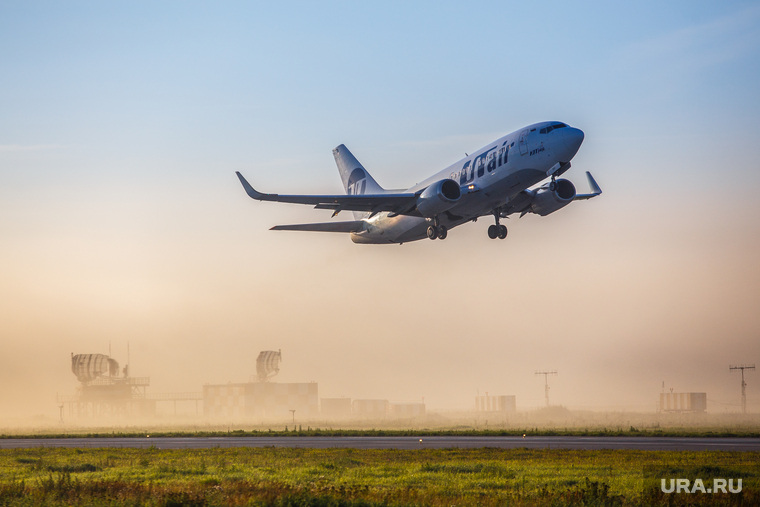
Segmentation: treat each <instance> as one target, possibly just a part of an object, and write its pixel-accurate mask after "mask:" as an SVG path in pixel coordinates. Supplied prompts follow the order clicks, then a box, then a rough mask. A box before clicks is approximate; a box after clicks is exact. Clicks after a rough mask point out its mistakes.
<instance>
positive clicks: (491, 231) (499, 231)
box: [488, 211, 507, 239]
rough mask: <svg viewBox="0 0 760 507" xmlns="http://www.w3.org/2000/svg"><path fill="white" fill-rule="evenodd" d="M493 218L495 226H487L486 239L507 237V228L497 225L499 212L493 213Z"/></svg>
mask: <svg viewBox="0 0 760 507" xmlns="http://www.w3.org/2000/svg"><path fill="white" fill-rule="evenodd" d="M493 217H494V219H495V220H496V224H495V225H490V226H488V237H489V238H491V239H496V238H499V239H504V238H506V237H507V226H506V225H501V224H500V223H499V212H498V211H494V212H493Z"/></svg>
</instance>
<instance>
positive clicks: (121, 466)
mask: <svg viewBox="0 0 760 507" xmlns="http://www.w3.org/2000/svg"><path fill="white" fill-rule="evenodd" d="M759 463H760V453H756V452H669V451H668V452H666V451H633V450H631V451H577V450H527V449H514V450H503V449H446V450H433V449H419V450H413V451H400V450H354V449H291V448H264V449H251V448H245V449H242V448H232V449H230V448H218V449H202V450H158V449H142V450H140V449H54V448H37V449H19V450H0V505H24V506H26V505H161V506H163V505H658V504H660V505H673V503H672V502H673V500H674V497H673V496H672V495H670V496H669V497H668V496H665V495H662V494H661V493H660V494H659V495H644V484H645V483H644V479H643V470H644V469H645V467H660V468H664V469H666V470H668V473H670V474H675V476H680V475H679V474H683V473H687V472H686V471H687V470H690V471H691V472H695V471H696V473H697V474H698V475H699V476H701V477H707V476H710V477H722V476H726V477H730V476H732V475H731V474H734V475H733V476H736V475H735V474H737V473H741V474H742V475H741V476H742V477H744V482H743V488H742V493H740V494H735V495H733V494H725V495H724V494H719V495H713V494H696V495H688V498H687V500H688V501H689V502H690V503H689V504H690V505H716V504H729V505H734V504H735V505H760V468H758V467H759V466H760V465H759ZM681 497H683V495H680V496H679V498H681ZM677 504H678V503H676V505H677Z"/></svg>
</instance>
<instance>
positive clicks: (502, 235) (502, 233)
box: [499, 225, 507, 239]
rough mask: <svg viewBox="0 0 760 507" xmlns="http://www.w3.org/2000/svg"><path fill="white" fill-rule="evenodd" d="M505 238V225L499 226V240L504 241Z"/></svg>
mask: <svg viewBox="0 0 760 507" xmlns="http://www.w3.org/2000/svg"><path fill="white" fill-rule="evenodd" d="M506 237H507V226H506V225H500V226H499V239H504V238H506Z"/></svg>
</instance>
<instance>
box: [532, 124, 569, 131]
mask: <svg viewBox="0 0 760 507" xmlns="http://www.w3.org/2000/svg"><path fill="white" fill-rule="evenodd" d="M565 127H567V125H565V124H564V123H552V124H551V125H549V126H548V127H545V128H542V129H541V130H539V134H548V133H549V132H551V131H552V130H555V129H562V128H565Z"/></svg>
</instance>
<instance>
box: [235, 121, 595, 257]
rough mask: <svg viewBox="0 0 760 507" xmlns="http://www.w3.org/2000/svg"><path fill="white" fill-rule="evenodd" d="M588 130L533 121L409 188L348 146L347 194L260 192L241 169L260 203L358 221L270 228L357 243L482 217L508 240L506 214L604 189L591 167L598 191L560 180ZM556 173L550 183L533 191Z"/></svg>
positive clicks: (432, 232)
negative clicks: (398, 186)
mask: <svg viewBox="0 0 760 507" xmlns="http://www.w3.org/2000/svg"><path fill="white" fill-rule="evenodd" d="M583 138H584V134H583V131H582V130H580V129H577V128H573V127H570V126H569V125H567V124H566V123H562V122H558V121H547V122H541V123H536V124H533V125H529V126H527V127H525V128H522V129H520V130H516V131H515V132H512V133H511V134H507V135H506V136H504V137H501V138H499V139H497V140H496V141H494V142H492V143H489V144H487V145H486V146H484V147H483V148H481V149H479V150H478V151H476V152H474V153H472V154H471V155H467V156H466V157H465V158H463V159H462V160H460V161H458V162H455V163H454V164H452V165H450V166H448V167H447V168H445V169H443V170H442V171H439V172H437V173H436V174H434V175H433V176H431V177H429V178H427V179H426V180H424V181H423V182H421V183H418V184H416V185H414V186H413V187H411V188H409V189H407V190H385V189H383V187H381V186H380V185H379V184H378V183H377V181H375V179H374V178H373V177H372V176H371V175H370V173H369V172H368V171H367V170H366V169H365V168H364V166H362V164H361V163H360V162H359V161H358V160H356V158H355V157H354V156H353V155H352V154H351V152H350V151H349V150H348V148H346V147H345V146H344V145H342V144H341V145H340V146H338V147H337V148H335V149H334V150H333V156H334V157H335V162H336V164H337V166H338V171H339V172H340V176H341V179H342V180H343V186H344V187H345V191H346V193H345V194H343V195H280V194H264V193H261V192H258V191H257V190H255V189H254V188H253V187H252V186H251V185H250V183H248V181H247V180H246V179H245V178H244V177H243V175H242V174H240V172H236V174H237V176H238V178H239V179H240V183H242V185H243V188H244V189H245V191H246V193H247V194H248V195H249V196H250V197H251V198H253V199H257V200H259V201H276V202H287V203H296V204H310V205H313V206H314V207H315V208H317V209H328V210H332V211H333V215H332V216H333V217H335V216H336V215H337V214H338V213H340V212H341V211H352V212H353V215H354V220H351V221H344V222H340V221H335V222H324V223H309V224H293V225H277V226H274V227H272V228H271V229H270V230H277V231H316V232H340V233H348V234H350V235H351V240H352V241H353V242H354V243H370V244H389V243H399V244H403V243H406V242H409V241H416V240H419V239H424V238H429V239H432V240H434V239H446V237H447V236H448V231H449V230H451V229H453V228H454V227H457V226H459V225H462V224H465V223H467V222H475V221H477V219H478V218H480V217H483V216H489V215H491V216H493V217H494V222H495V223H494V224H493V225H491V226H489V227H488V237H489V238H491V239H496V238H499V239H504V238H506V237H507V227H506V226H505V225H503V224H501V223H500V219H502V218H507V217H509V216H510V215H513V214H516V213H519V214H520V217H523V216H524V215H526V214H527V213H535V214H537V215H540V216H546V215H549V214H551V213H554V212H555V211H557V210H559V209H561V208H563V207H565V206H567V205H568V204H570V203H571V202H573V201H577V200H584V199H590V198H592V197H596V196H598V195H600V194H601V193H602V189H601V188H600V187H599V185H598V184H597V183H596V181H595V180H594V177H593V176H591V173H590V172H586V177H587V179H588V183H589V186H590V187H591V193H589V194H578V193H576V191H575V186H574V185H573V183H572V182H570V181H569V180H566V179H557V177H558V176H560V175H562V174H563V173H565V172H566V171H567V170H568V169H570V160H571V159H572V158H573V157H574V156H575V154H576V153H577V152H578V149H579V148H580V146H581V143H582V142H583ZM548 178H551V180H550V181H549V182H546V183H545V184H543V185H541V186H539V187H538V188H533V189H532V188H531V187H533V186H535V185H537V184H538V183H540V182H542V181H543V180H546V179H548Z"/></svg>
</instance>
